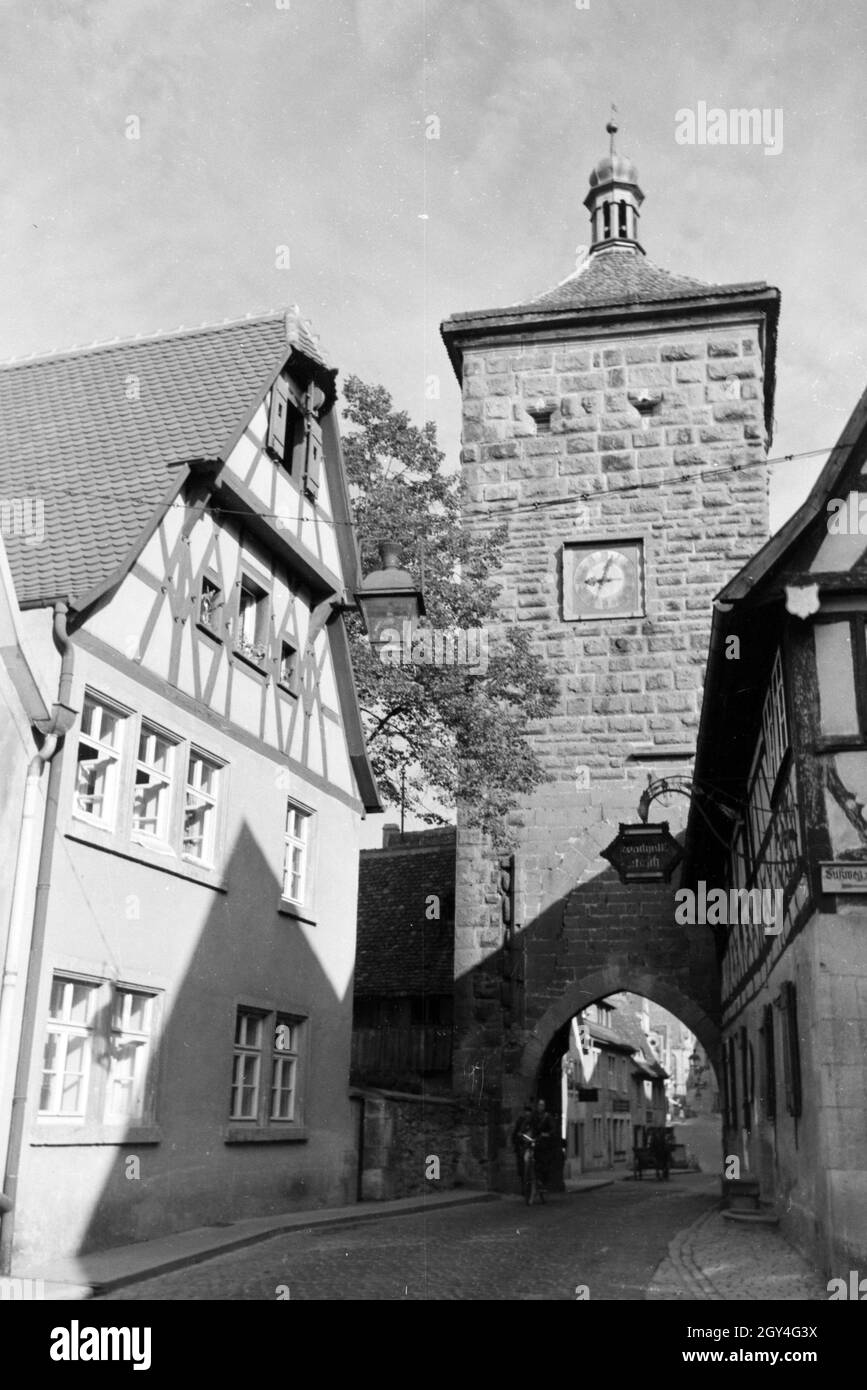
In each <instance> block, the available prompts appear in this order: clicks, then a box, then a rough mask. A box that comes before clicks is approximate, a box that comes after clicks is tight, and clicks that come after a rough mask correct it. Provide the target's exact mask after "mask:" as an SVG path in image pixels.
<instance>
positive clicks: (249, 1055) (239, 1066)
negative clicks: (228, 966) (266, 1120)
mask: <svg viewBox="0 0 867 1390" xmlns="http://www.w3.org/2000/svg"><path fill="white" fill-rule="evenodd" d="M263 1024H264V1019H263V1016H262V1015H261V1014H258V1013H252V1012H250V1011H249V1010H247V1009H239V1010H238V1015H237V1018H236V1020H235V1051H234V1055H233V1058H232V1098H231V1104H230V1107H229V1116H230V1118H231V1119H233V1120H255V1119H257V1118H258V1114H259V1080H260V1077H261V1073H262V1030H263Z"/></svg>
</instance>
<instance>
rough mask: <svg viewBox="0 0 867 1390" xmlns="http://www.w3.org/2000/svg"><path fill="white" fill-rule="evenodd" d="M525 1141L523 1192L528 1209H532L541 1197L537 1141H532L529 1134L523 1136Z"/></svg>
mask: <svg viewBox="0 0 867 1390" xmlns="http://www.w3.org/2000/svg"><path fill="white" fill-rule="evenodd" d="M521 1138H522V1139H523V1140H524V1146H525V1147H524V1180H523V1184H522V1186H523V1191H524V1200H525V1202H526V1203H527V1206H528V1207H531V1206H532V1205H533V1203H534V1202H535V1200H536V1198H537V1196H539V1188H538V1185H537V1183H536V1155H535V1148H536V1141H535V1139H531V1138H530V1136H529V1135H528V1134H522V1135H521Z"/></svg>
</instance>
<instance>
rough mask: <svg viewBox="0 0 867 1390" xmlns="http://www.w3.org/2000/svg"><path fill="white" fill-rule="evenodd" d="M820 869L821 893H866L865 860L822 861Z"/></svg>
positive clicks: (866, 863)
mask: <svg viewBox="0 0 867 1390" xmlns="http://www.w3.org/2000/svg"><path fill="white" fill-rule="evenodd" d="M819 867H820V868H821V870H822V892H823V893H867V862H863V863H860V864H859V863H847V862H846V861H845V860H841V861H839V862H837V863H824V864H820V866H819Z"/></svg>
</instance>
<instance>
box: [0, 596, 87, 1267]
mask: <svg viewBox="0 0 867 1390" xmlns="http://www.w3.org/2000/svg"><path fill="white" fill-rule="evenodd" d="M67 613H68V605H67V604H66V603H65V602H63V601H58V602H56V603H55V605H54V623H53V635H54V643H55V646H56V647H57V649H58V651H59V652H60V655H61V661H60V680H59V684H58V690H57V703H56V704H55V705H54V708H53V710H52V714H51V720H50V722H49V724H48V725H47V726H46V727H45V728H44V729H38V727H37V728H36V731H37V732H38V733H40V734H41V735H42V738H43V742H42V746H41V747H40V749H39V752H38V753H37V754H36V755H35V756H34V757H33V758H32V759H31V762H30V765H29V767H28V769H27V779H26V781H25V784H24V802H23V807H22V812H21V832H20V835H19V839H18V853H17V856H16V861H15V878H14V881H13V889H12V908H11V912H10V923H9V938H8V941H7V946H6V960H5V964H4V969H3V983H2V990H0V1058H5V1057H7V1056H10V1057H11V1049H12V1046H13V1038H12V1036H11V1029H12V1015H13V1003H14V995H15V990H16V988H17V986H18V973H19V972H18V961H19V960H20V958H21V947H22V945H23V942H24V934H25V931H26V903H27V884H26V880H27V876H28V874H27V870H28V865H29V862H30V858H31V855H32V851H33V845H34V843H35V840H36V821H37V808H38V792H39V783H40V781H41V778H42V771H43V769H44V767H45V765H46V763H48V764H50V766H49V770H48V786H47V789H46V794H45V816H44V819H43V823H42V841H41V845H40V851H39V868H38V872H37V877H36V894H35V899H34V906H33V921H32V924H31V928H32V929H31V934H30V947H29V952H28V961H27V979H26V983H25V986H24V1005H23V1010H22V1017H21V1032H20V1038H19V1045H18V1060H17V1066H16V1071H15V1085H14V1089H13V1095H12V1106H11V1113H10V1117H9V1131H8V1146H7V1149H6V1160H5V1174H4V1178H3V1190H2V1192H0V1222H2V1224H0V1274H3V1275H7V1274H9V1272H10V1269H11V1265H12V1238H13V1231H14V1225H15V1199H16V1193H17V1188H18V1168H19V1163H20V1158H21V1148H22V1141H23V1137H24V1117H25V1110H26V1105H27V1087H28V1081H29V1075H30V1061H31V1055H32V1051H33V1038H34V1035H35V1031H36V1004H37V999H38V995H39V983H40V976H41V973H42V955H43V948H44V945H45V921H46V917H47V913H48V891H49V888H50V886H51V861H52V857H53V851H54V831H55V828H56V825H57V808H58V800H59V790H60V774H61V769H62V760H61V759H60V758H55V754H56V753H57V752H58V751H59V750H60V748H61V747H62V746H63V739H64V736H65V735H66V733H67V732H68V731H69V729H71V727H72V725H73V724H74V722H75V719H76V715H77V711H75V710H73V709H72V708H71V706H70V703H69V697H70V692H71V690H72V671H73V664H74V659H75V652H74V648H73V647H72V645H71V643H70V641H69V636H68V634H67V630H66V621H67ZM34 727H36V726H34Z"/></svg>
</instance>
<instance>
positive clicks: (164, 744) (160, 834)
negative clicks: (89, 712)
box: [132, 721, 177, 842]
mask: <svg viewBox="0 0 867 1390" xmlns="http://www.w3.org/2000/svg"><path fill="white" fill-rule="evenodd" d="M176 749H177V743H176V742H175V740H174V739H170V738H169V737H168V736H167V735H166V734H164V733H162V732H161V730H159V729H156V728H154V727H153V726H152V725H151V724H146V723H145V722H144V721H142V724H141V728H140V730H139V739H138V758H137V760H136V765H135V790H134V793H133V809H132V828H133V833H134V834H136V835H147V836H150V837H151V838H152V839H155V840H161V841H163V842H165V841H166V840H168V838H169V819H170V816H171V810H172V776H173V772H174V759H175V752H176Z"/></svg>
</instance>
